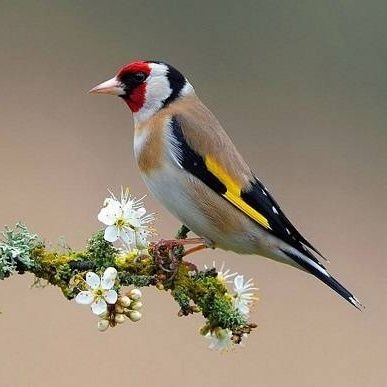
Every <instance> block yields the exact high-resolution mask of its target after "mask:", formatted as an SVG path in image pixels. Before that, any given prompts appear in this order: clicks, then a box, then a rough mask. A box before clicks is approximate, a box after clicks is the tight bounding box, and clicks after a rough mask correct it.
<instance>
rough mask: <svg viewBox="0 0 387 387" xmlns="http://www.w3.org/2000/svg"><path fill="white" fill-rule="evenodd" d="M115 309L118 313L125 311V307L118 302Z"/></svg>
mask: <svg viewBox="0 0 387 387" xmlns="http://www.w3.org/2000/svg"><path fill="white" fill-rule="evenodd" d="M114 310H115V311H116V312H117V313H124V308H123V307H122V306H121V305H120V304H118V303H117V304H116V306H115V307H114Z"/></svg>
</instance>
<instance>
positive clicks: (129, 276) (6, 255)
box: [0, 223, 256, 343]
mask: <svg viewBox="0 0 387 387" xmlns="http://www.w3.org/2000/svg"><path fill="white" fill-rule="evenodd" d="M188 232H189V230H188V228H186V227H185V226H183V227H182V228H181V229H180V230H179V232H178V234H177V238H178V239H185V238H186V237H187V233H188ZM184 257H185V250H184V247H183V245H182V244H180V243H179V241H178V240H175V241H173V242H171V241H168V242H163V241H160V242H157V243H152V244H150V245H149V248H148V249H147V250H143V251H138V250H133V251H130V252H123V251H121V250H120V249H117V248H116V247H115V246H114V245H113V244H112V243H110V242H107V241H106V240H105V239H104V234H103V231H99V232H97V233H96V234H94V235H93V236H92V237H91V238H90V239H89V240H88V242H87V245H86V247H85V249H84V250H80V251H74V250H72V249H70V248H68V247H66V248H63V247H62V248H57V249H50V248H48V247H47V246H46V244H45V243H44V242H43V240H42V239H41V238H39V237H38V236H37V235H36V234H33V233H31V232H30V231H29V230H28V229H27V227H26V226H25V225H23V224H20V223H19V224H17V225H16V228H15V229H13V230H11V229H8V228H7V229H6V230H5V231H4V233H3V240H2V241H1V242H0V279H5V278H7V277H9V276H10V275H11V274H14V273H18V274H24V273H27V272H29V273H32V274H34V275H35V277H36V279H37V281H40V280H42V279H43V280H46V281H47V282H48V283H49V284H51V285H54V286H57V287H59V288H60V289H61V290H62V293H63V295H64V296H65V297H66V298H67V299H69V300H71V299H73V298H75V297H76V296H77V294H78V293H79V292H80V291H82V290H84V289H85V280H84V278H85V276H86V274H87V273H88V272H90V271H93V272H95V273H97V274H98V275H102V273H103V271H104V270H105V269H107V268H112V267H113V268H115V269H116V270H117V278H116V281H115V285H114V287H115V289H116V290H117V291H118V293H119V292H120V289H121V288H122V287H126V286H131V285H132V286H134V287H144V286H155V287H157V288H158V289H159V290H165V291H168V292H169V293H170V294H171V295H172V296H173V298H174V299H175V300H176V302H177V303H178V304H179V308H180V310H179V312H178V315H179V316H187V315H189V314H192V313H201V314H202V315H203V316H204V318H205V319H206V324H205V326H204V327H203V328H202V329H201V333H202V334H204V335H205V334H208V333H209V332H210V333H211V332H214V331H216V330H219V329H223V330H228V331H229V332H231V334H232V336H231V338H232V341H233V342H234V343H239V342H240V341H241V339H242V337H243V336H245V335H246V334H249V333H250V332H251V330H252V329H253V328H255V327H256V325H255V324H252V323H249V322H248V321H247V320H246V317H245V316H243V315H242V314H241V313H240V312H239V311H238V309H237V308H236V307H235V305H234V302H233V295H232V294H230V293H229V292H228V290H227V288H226V286H225V285H226V284H225V282H224V280H222V279H221V278H219V276H218V275H217V271H216V269H215V268H211V269H208V270H198V268H197V267H196V266H195V265H194V264H193V263H191V262H188V261H186V260H185V259H184ZM113 309H114V308H113ZM113 309H112V308H110V309H109V311H110V313H113V312H112V310H113ZM110 317H111V316H110ZM113 320H114V319H113ZM113 325H114V324H113Z"/></svg>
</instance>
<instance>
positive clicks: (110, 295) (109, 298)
mask: <svg viewBox="0 0 387 387" xmlns="http://www.w3.org/2000/svg"><path fill="white" fill-rule="evenodd" d="M103 298H104V299H105V301H106V302H107V303H108V304H115V303H116V302H117V298H118V294H117V292H116V291H115V290H113V289H110V290H108V291H107V292H105V294H104V295H103Z"/></svg>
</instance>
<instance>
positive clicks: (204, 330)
mask: <svg viewBox="0 0 387 387" xmlns="http://www.w3.org/2000/svg"><path fill="white" fill-rule="evenodd" d="M210 329H211V327H210V326H209V325H207V324H206V325H204V327H201V328H200V331H199V332H200V334H201V335H203V336H205V335H207V334H208V333H209V332H210Z"/></svg>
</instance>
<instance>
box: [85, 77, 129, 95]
mask: <svg viewBox="0 0 387 387" xmlns="http://www.w3.org/2000/svg"><path fill="white" fill-rule="evenodd" d="M89 93H90V94H110V95H124V94H125V90H124V86H123V85H122V83H121V82H120V81H119V80H118V79H117V77H114V78H112V79H109V80H107V81H105V82H102V83H100V84H99V85H97V86H96V87H93V88H92V89H91V90H89Z"/></svg>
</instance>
